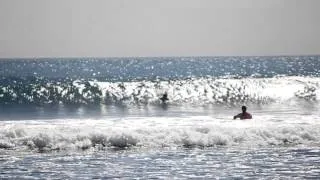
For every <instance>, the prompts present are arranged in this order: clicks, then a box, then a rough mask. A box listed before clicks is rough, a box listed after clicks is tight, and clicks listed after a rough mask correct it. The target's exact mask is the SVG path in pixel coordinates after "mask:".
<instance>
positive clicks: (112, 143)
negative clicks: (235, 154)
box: [0, 116, 320, 150]
mask: <svg viewBox="0 0 320 180" xmlns="http://www.w3.org/2000/svg"><path fill="white" fill-rule="evenodd" d="M309 118H310V117H309ZM311 119H312V118H311ZM0 129H1V130H0V148H6V149H30V150H33V149H34V150H84V149H89V148H94V147H100V148H111V147H117V148H127V147H136V148H159V147H183V146H187V147H190V146H201V147H207V146H250V147H251V146H274V145H287V144H289V145H296V144H306V145H309V144H319V142H320V123H319V118H317V117H313V120H309V121H305V120H303V119H302V120H296V121H292V119H291V120H290V121H281V122H278V121H273V120H272V119H270V117H269V118H268V116H256V117H255V119H252V120H247V121H240V120H237V121H234V120H229V119H227V117H225V118H221V119H215V118H212V117H209V116H194V117H183V118H182V117H153V118H150V117H128V118H124V119H108V120H90V119H87V120H72V119H65V120H55V121H53V120H51V121H33V122H29V121H19V122H17V121H16V122H15V123H12V122H10V121H7V122H1V123H0Z"/></svg>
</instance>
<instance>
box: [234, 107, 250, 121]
mask: <svg viewBox="0 0 320 180" xmlns="http://www.w3.org/2000/svg"><path fill="white" fill-rule="evenodd" d="M241 109H242V113H240V114H238V115H235V116H233V119H237V118H240V119H252V115H251V114H250V113H248V112H247V107H246V106H242V108H241Z"/></svg>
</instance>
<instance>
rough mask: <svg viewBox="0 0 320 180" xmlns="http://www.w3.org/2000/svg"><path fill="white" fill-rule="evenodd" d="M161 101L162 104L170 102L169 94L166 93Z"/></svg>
mask: <svg viewBox="0 0 320 180" xmlns="http://www.w3.org/2000/svg"><path fill="white" fill-rule="evenodd" d="M160 100H161V101H162V103H166V102H167V101H168V100H169V98H168V93H167V92H165V93H164V94H163V96H162V97H161V98H160Z"/></svg>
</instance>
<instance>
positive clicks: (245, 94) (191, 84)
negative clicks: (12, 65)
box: [0, 76, 320, 105]
mask: <svg viewBox="0 0 320 180" xmlns="http://www.w3.org/2000/svg"><path fill="white" fill-rule="evenodd" d="M8 82H10V83H2V84H1V85H0V103H1V104H35V105H44V104H107V105H109V104H130V105H133V104H159V103H161V101H160V99H159V98H160V97H161V96H162V95H163V94H164V93H167V94H168V98H169V101H168V103H169V104H178V105H179V104H237V103H257V104H267V103H274V102H283V101H288V100H299V99H303V100H307V101H317V100H318V99H319V85H320V84H319V83H320V78H318V77H292V76H291V77H288V76H287V77H286V76H278V77H272V78H254V77H251V78H230V77H229V78H214V77H205V78H202V77H200V78H188V79H183V80H179V79H174V80H153V81H147V80H144V81H136V82H102V81H95V80H92V81H87V80H75V81H49V80H44V79H40V78H34V79H31V80H25V79H17V78H16V79H12V80H10V81H9V80H8Z"/></svg>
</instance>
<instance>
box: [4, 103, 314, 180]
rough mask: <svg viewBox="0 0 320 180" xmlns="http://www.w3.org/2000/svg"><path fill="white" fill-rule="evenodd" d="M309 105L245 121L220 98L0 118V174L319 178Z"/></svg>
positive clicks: (258, 112)
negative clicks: (212, 102) (206, 102)
mask: <svg viewBox="0 0 320 180" xmlns="http://www.w3.org/2000/svg"><path fill="white" fill-rule="evenodd" d="M309 106H311V107H313V106H314V104H309ZM309 106H305V109H303V108H301V107H299V108H295V107H294V106H292V107H291V108H288V106H286V105H282V106H281V105H277V106H270V105H267V106H260V107H255V108H251V109H250V110H251V111H250V112H251V113H252V114H253V116H254V119H252V120H245V121H241V120H236V121H234V120H232V115H231V113H232V114H235V113H237V112H238V108H236V107H223V106H216V107H215V106H211V107H208V106H206V107H195V106H188V107H176V106H168V107H167V108H166V109H162V107H158V106H156V107H150V106H149V108H147V109H145V108H142V109H140V110H139V111H140V112H139V111H138V110H137V109H135V110H133V109H134V108H133V109H131V110H130V109H127V111H126V113H122V115H120V114H117V113H119V112H121V111H122V110H121V109H117V108H116V107H114V109H113V110H111V109H110V111H113V113H114V114H112V113H107V114H105V115H101V114H100V115H99V116H95V118H88V116H92V114H94V112H96V110H95V109H93V108H89V109H86V108H84V109H78V110H77V111H80V112H77V113H74V114H73V116H72V115H71V114H69V118H63V119H62V118H61V117H60V115H59V113H57V114H56V116H55V118H52V117H51V118H50V119H41V117H42V116H41V113H40V115H39V114H38V113H39V112H38V113H35V112H33V115H34V116H37V117H38V119H34V120H30V119H32V118H34V116H29V119H28V118H26V120H23V119H19V120H17V119H15V118H12V119H11V120H5V119H2V121H0V126H1V130H0V134H1V143H0V145H1V146H2V149H0V153H1V169H2V174H1V175H0V177H1V178H10V179H14V178H26V179H37V178H58V179H69V178H70V179H92V178H98V179H100V178H103V179H104V178H121V179H132V178H143V179H150V178H161V179H162V178H164V179H172V178H178V179H189V178H196V179H197V178H206V179H217V178H218V179H247V178H253V179H257V178H258V179H274V178H279V179H295V178H296V179H318V178H319V177H320V168H319V167H320V148H319V147H320V142H319V139H320V118H319V112H318V111H316V109H313V108H309ZM138 109H139V108H138ZM41 111H44V112H42V113H44V114H46V111H50V110H49V109H47V110H43V109H42V110H41ZM81 113H83V114H81ZM62 114H63V113H62ZM5 146H6V147H5Z"/></svg>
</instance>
